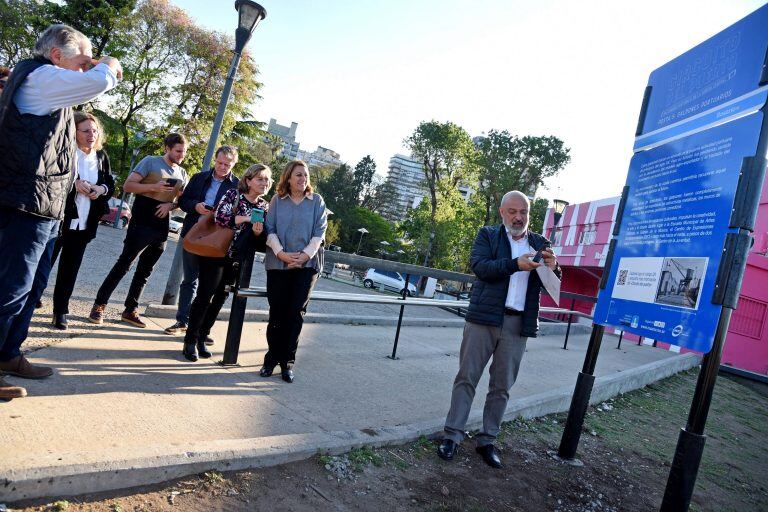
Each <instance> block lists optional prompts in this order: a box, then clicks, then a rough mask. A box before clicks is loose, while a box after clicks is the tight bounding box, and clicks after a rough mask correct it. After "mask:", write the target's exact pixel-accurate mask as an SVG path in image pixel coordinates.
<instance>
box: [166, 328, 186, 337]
mask: <svg viewBox="0 0 768 512" xmlns="http://www.w3.org/2000/svg"><path fill="white" fill-rule="evenodd" d="M163 331H164V332H165V334H168V335H169V336H178V335H179V334H184V333H185V332H187V330H186V329H184V330H182V329H172V330H169V329H163Z"/></svg>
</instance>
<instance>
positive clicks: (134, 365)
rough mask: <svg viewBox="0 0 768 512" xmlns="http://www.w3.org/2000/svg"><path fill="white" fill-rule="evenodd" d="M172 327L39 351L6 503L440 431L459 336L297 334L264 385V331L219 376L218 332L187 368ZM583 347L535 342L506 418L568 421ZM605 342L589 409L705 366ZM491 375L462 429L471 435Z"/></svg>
mask: <svg viewBox="0 0 768 512" xmlns="http://www.w3.org/2000/svg"><path fill="white" fill-rule="evenodd" d="M167 323H168V321H167V320H158V319H149V322H148V324H149V327H148V328H147V329H137V328H134V327H130V326H127V325H125V324H118V323H116V322H114V321H108V322H107V323H106V324H105V325H104V326H102V327H100V328H98V329H95V330H93V331H91V332H89V333H87V334H86V335H84V336H81V337H78V338H73V339H71V340H68V341H65V342H63V343H61V344H58V345H55V346H52V347H49V348H46V349H43V350H40V351H37V352H34V353H33V354H32V357H31V359H32V360H34V361H35V362H39V363H44V364H51V365H53V366H54V367H55V368H56V369H57V371H56V374H55V375H54V376H53V377H51V378H50V379H47V380H45V381H40V382H34V381H23V382H22V380H21V379H14V378H8V380H9V381H12V382H18V383H22V384H23V385H24V386H26V387H27V389H28V391H29V397H27V398H24V399H18V400H13V401H11V402H7V403H0V424H1V425H2V428H0V503H9V502H13V501H17V500H20V499H25V498H35V497H54V496H55V497H59V496H67V495H75V494H81V493H85V492H94V491H101V490H109V489H119V488H127V487H132V486H136V485H142V484H148V483H155V482H161V481H165V480H168V479H172V478H176V477H180V476H184V475H188V474H194V473H199V472H202V471H206V470H210V469H218V470H231V469H240V468H246V467H258V466H265V465H274V464H280V463H283V462H287V461H290V460H296V459H301V458H306V457H310V456H312V455H313V454H314V453H317V452H318V451H322V452H331V453H340V452H343V451H346V450H349V449H351V448H353V447H356V446H361V445H363V444H370V445H381V444H392V443H401V442H406V441H409V440H411V439H415V438H417V437H418V436H419V435H422V434H426V435H430V434H434V433H436V432H439V431H440V430H441V429H442V424H443V421H444V418H445V414H446V412H447V409H448V405H449V400H450V391H451V383H452V381H453V378H454V375H455V373H456V370H457V367H458V348H459V343H460V340H461V329H460V328H457V327H414V326H407V327H404V328H403V330H402V333H401V338H400V346H399V349H398V355H399V356H400V359H399V360H394V361H393V360H390V359H388V358H387V357H385V356H386V355H387V354H389V353H390V351H391V345H392V340H393V336H394V329H393V328H392V327H384V326H359V325H358V326H349V325H339V324H327V323H309V324H307V325H305V327H304V332H303V334H302V340H301V343H300V346H299V353H298V357H297V364H296V367H295V372H296V381H295V382H294V383H293V384H286V383H283V382H282V381H281V380H280V377H279V375H275V376H273V377H272V378H269V379H263V378H260V377H259V376H258V373H257V372H258V369H259V367H260V364H261V360H262V358H263V355H264V352H265V350H266V342H265V338H264V332H265V328H266V324H265V323H263V322H256V321H254V322H249V323H247V324H246V326H245V329H244V335H243V341H242V344H241V354H240V361H239V362H240V365H239V366H235V367H227V368H224V367H221V366H218V365H217V364H216V363H215V361H218V360H220V359H221V355H222V351H223V348H224V347H223V345H224V343H223V340H224V336H225V332H226V323H225V322H219V323H218V324H217V326H216V329H215V331H214V333H213V335H214V338H215V339H216V340H217V344H216V345H215V346H214V347H213V349H214V350H213V351H214V358H213V359H212V360H208V361H204V360H203V361H200V362H198V363H189V362H187V361H186V360H184V359H183V357H182V355H181V347H182V344H181V338H180V337H172V336H168V335H165V334H164V333H163V332H162V330H161V326H165V325H166V324H167ZM587 338H588V336H587V335H585V334H578V335H572V336H571V338H570V341H569V350H563V349H562V348H561V347H562V341H563V337H562V335H556V336H555V335H552V336H544V337H541V338H538V339H536V340H530V341H529V343H528V350H527V353H526V356H525V359H524V361H523V365H522V369H521V372H520V377H519V379H518V382H517V384H516V385H515V387H514V388H513V389H512V392H511V400H510V404H509V407H508V409H507V418H508V419H511V418H513V417H517V416H525V417H531V416H536V415H542V414H547V413H551V412H557V411H564V410H567V408H568V405H569V402H570V395H571V392H572V390H573V385H574V383H575V381H576V375H577V373H578V371H579V370H580V369H581V365H582V362H583V357H584V351H585V348H586V344H587ZM615 346H616V343H615V340H614V339H613V338H612V337H606V339H605V340H604V344H603V348H602V350H601V354H600V358H599V360H598V364H597V372H596V374H597V376H598V379H597V381H596V384H595V388H594V392H593V401H602V400H605V399H606V398H608V397H610V396H614V395H615V394H617V393H620V392H625V391H629V390H631V389H636V388H638V387H642V386H644V385H646V384H648V383H650V382H653V381H655V380H658V379H661V378H663V377H666V376H669V375H671V374H673V373H676V372H678V371H681V370H683V369H687V368H690V367H693V366H695V365H697V364H698V363H699V359H698V357H696V356H694V355H691V354H687V355H678V354H674V353H671V352H667V351H664V350H661V349H655V348H652V347H648V346H637V345H635V344H631V343H624V344H623V345H622V349H621V350H617V349H616V348H615ZM486 390H487V375H486V376H485V377H484V378H483V380H482V381H481V383H480V385H479V387H478V396H477V398H476V401H475V408H474V409H473V413H472V415H471V417H470V425H469V426H470V427H475V426H478V425H479V424H480V415H481V413H482V405H483V403H482V402H483V397H484V396H485V392H486Z"/></svg>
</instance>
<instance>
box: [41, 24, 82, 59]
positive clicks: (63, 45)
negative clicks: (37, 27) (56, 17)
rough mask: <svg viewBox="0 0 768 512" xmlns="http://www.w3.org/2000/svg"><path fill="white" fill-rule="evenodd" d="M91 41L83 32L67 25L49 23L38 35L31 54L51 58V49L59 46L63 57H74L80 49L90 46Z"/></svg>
mask: <svg viewBox="0 0 768 512" xmlns="http://www.w3.org/2000/svg"><path fill="white" fill-rule="evenodd" d="M90 47H91V42H90V41H89V40H88V38H87V37H85V34H83V33H82V32H80V31H79V30H75V29H74V28H72V27H70V26H69V25H62V24H57V25H51V26H50V27H48V28H47V29H45V31H44V32H43V33H42V34H41V35H40V37H39V38H38V39H37V42H36V43H35V49H34V50H33V52H32V54H33V55H34V56H35V57H44V58H46V59H50V58H51V50H53V49H54V48H59V49H60V50H61V53H62V54H63V56H64V57H66V58H69V57H74V56H75V55H78V54H79V53H80V51H81V49H84V48H90Z"/></svg>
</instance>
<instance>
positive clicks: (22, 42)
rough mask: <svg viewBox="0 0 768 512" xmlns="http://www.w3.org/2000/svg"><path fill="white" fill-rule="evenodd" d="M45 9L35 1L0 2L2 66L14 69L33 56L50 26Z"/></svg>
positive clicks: (0, 61)
mask: <svg viewBox="0 0 768 512" xmlns="http://www.w3.org/2000/svg"><path fill="white" fill-rule="evenodd" d="M45 7H46V5H45V4H41V3H40V2H37V1H35V0H0V66H8V67H13V66H15V65H16V64H18V63H19V61H21V60H23V59H26V58H28V57H29V56H31V55H32V49H33V47H34V46H35V41H36V40H37V36H38V34H39V33H40V32H41V31H42V30H43V29H44V28H45V27H46V26H47V25H48V23H46V18H47V16H46V14H45Z"/></svg>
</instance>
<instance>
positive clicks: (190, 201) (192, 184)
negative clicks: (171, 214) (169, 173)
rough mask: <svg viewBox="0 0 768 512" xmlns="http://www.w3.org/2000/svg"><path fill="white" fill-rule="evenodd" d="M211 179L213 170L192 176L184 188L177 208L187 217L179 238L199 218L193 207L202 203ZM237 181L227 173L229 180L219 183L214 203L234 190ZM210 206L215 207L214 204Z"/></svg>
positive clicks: (232, 175) (231, 174) (235, 177)
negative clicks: (228, 191) (227, 192)
mask: <svg viewBox="0 0 768 512" xmlns="http://www.w3.org/2000/svg"><path fill="white" fill-rule="evenodd" d="M212 177H213V169H211V170H210V171H202V172H199V173H197V174H195V175H194V176H192V179H190V180H189V183H187V186H186V187H184V192H182V194H181V197H180V198H179V206H180V207H181V209H182V210H184V211H185V212H186V214H187V216H186V217H184V225H183V226H182V228H181V234H180V236H181V237H184V235H186V234H187V233H188V232H189V230H190V229H192V226H194V225H195V224H196V223H197V220H198V219H199V218H200V214H199V213H197V211H196V210H195V205H197V203H202V202H203V201H204V200H205V193H206V192H207V191H208V187H209V186H210V185H211V179H212ZM238 181H239V180H238V179H237V176H235V175H234V174H233V173H229V178H227V179H226V180H224V181H222V182H221V186H220V187H219V190H218V192H216V202H215V203H218V202H219V199H221V196H223V195H224V193H225V192H226V191H227V190H229V189H232V188H235V187H236V186H237V183H238ZM210 206H214V207H215V206H216V204H212V205H210Z"/></svg>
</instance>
